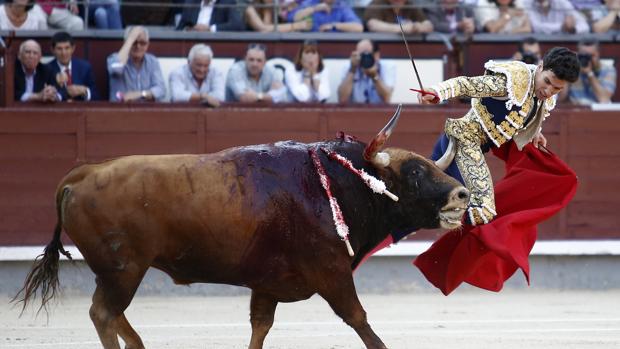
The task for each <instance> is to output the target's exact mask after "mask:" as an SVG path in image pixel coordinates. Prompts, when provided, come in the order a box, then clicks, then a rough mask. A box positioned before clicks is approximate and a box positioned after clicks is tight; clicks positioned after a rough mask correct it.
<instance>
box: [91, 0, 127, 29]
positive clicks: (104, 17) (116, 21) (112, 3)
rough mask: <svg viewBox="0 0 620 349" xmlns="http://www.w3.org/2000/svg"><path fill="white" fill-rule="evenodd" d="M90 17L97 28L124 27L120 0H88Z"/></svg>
mask: <svg viewBox="0 0 620 349" xmlns="http://www.w3.org/2000/svg"><path fill="white" fill-rule="evenodd" d="M87 5H88V18H92V19H93V20H94V22H95V27H96V28H97V29H123V23H122V20H121V6H120V4H119V3H118V0H87Z"/></svg>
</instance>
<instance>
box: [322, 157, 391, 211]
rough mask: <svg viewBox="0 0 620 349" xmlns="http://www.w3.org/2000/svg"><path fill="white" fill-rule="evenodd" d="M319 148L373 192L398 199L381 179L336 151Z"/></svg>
mask: <svg viewBox="0 0 620 349" xmlns="http://www.w3.org/2000/svg"><path fill="white" fill-rule="evenodd" d="M321 150H322V151H324V152H325V153H326V154H327V156H328V157H329V158H330V159H332V160H336V161H338V162H339V163H340V164H341V165H342V166H344V168H346V169H348V170H349V171H351V172H353V173H355V174H356V175H357V176H358V177H359V178H360V179H361V180H362V181H363V182H364V183H366V185H367V186H368V188H370V189H371V190H372V191H373V192H375V193H377V194H384V195H386V196H387V197H389V198H390V199H392V200H394V201H398V196H396V195H394V194H392V193H391V192H390V191H389V190H387V186H386V185H385V183H384V182H383V181H382V180H380V179H377V178H375V177H374V176H372V175H369V174H368V173H367V172H366V171H364V169H361V170H360V169H357V168H355V166H353V163H352V162H351V161H350V160H349V159H347V158H345V157H344V156H342V155H340V154H338V153H336V152H333V151H330V150H327V149H325V148H321Z"/></svg>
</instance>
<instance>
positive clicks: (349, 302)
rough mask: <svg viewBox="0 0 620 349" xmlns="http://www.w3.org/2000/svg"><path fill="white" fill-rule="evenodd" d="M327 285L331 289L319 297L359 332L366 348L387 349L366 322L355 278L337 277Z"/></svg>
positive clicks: (320, 291)
mask: <svg viewBox="0 0 620 349" xmlns="http://www.w3.org/2000/svg"><path fill="white" fill-rule="evenodd" d="M325 284H326V285H329V287H326V289H324V290H319V292H318V293H319V295H321V297H323V298H324V299H325V300H326V301H327V303H329V305H330V307H331V308H332V309H333V310H334V312H335V313H336V315H338V316H340V317H341V318H342V319H343V320H344V322H346V323H347V324H348V325H349V326H351V327H352V328H353V329H354V330H355V332H357V334H358V335H359V336H360V338H361V339H362V341H363V342H364V344H365V345H366V348H368V349H386V346H385V344H383V342H382V341H381V339H380V338H379V337H378V336H377V335H376V334H375V332H374V331H373V330H372V328H370V325H369V324H368V321H367V320H366V311H365V310H364V308H362V304H361V303H360V301H359V298H357V293H356V292H355V284H354V283H353V276H352V275H351V274H345V275H337V277H335V278H334V279H333V281H332V282H326V283H325Z"/></svg>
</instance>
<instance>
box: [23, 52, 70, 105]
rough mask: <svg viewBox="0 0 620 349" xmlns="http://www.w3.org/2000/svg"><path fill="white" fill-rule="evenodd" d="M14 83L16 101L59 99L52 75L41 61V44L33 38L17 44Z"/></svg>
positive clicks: (54, 100)
mask: <svg viewBox="0 0 620 349" xmlns="http://www.w3.org/2000/svg"><path fill="white" fill-rule="evenodd" d="M14 85H15V100H16V101H22V102H56V101H59V100H60V99H61V96H60V94H59V93H58V91H56V88H55V87H54V75H53V74H52V73H51V72H50V71H49V69H48V68H47V67H46V66H45V65H43V64H42V63H41V46H39V44H38V43H37V42H36V41H34V40H26V41H24V42H23V43H22V44H21V45H20V46H19V53H18V55H17V60H16V61H15V74H14Z"/></svg>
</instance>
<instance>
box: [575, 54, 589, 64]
mask: <svg viewBox="0 0 620 349" xmlns="http://www.w3.org/2000/svg"><path fill="white" fill-rule="evenodd" d="M577 58H579V64H581V66H582V67H587V66H588V65H589V64H590V62H591V61H592V55H590V54H587V53H579V54H577Z"/></svg>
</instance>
